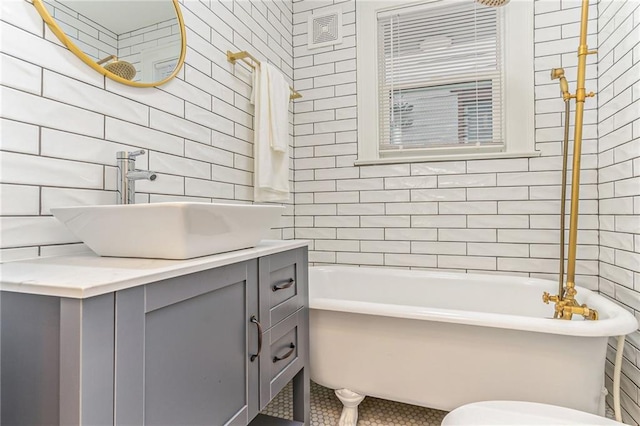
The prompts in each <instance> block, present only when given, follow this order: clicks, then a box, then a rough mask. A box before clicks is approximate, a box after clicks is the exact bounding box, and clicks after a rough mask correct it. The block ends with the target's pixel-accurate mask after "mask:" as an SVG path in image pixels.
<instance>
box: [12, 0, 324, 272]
mask: <svg viewBox="0 0 640 426" xmlns="http://www.w3.org/2000/svg"><path fill="white" fill-rule="evenodd" d="M180 3H181V8H182V11H183V14H184V19H185V23H186V26H187V42H188V48H187V57H186V63H185V65H184V68H183V70H182V71H181V72H180V73H179V75H178V78H176V79H174V80H172V81H171V82H169V83H167V84H166V85H163V86H161V87H159V88H148V89H140V88H132V87H127V86H123V85H121V84H119V83H116V82H113V81H111V80H108V79H105V78H104V77H102V76H101V75H99V74H98V73H96V72H95V71H93V70H92V69H90V68H89V67H88V66H87V65H85V64H84V63H82V62H81V61H80V60H79V59H78V58H76V57H75V56H74V55H73V54H71V53H70V52H69V51H68V50H67V49H66V48H64V47H62V46H61V44H60V42H59V41H58V40H57V39H56V38H55V36H53V35H52V33H51V32H50V30H49V29H48V28H47V27H46V26H45V25H44V24H43V21H42V18H41V17H40V15H39V14H38V13H37V11H36V9H35V7H34V6H33V5H32V4H31V2H30V1H28V0H4V1H2V2H1V6H0V7H1V12H2V13H1V14H0V21H1V22H0V26H1V31H2V40H3V42H2V45H1V46H0V49H1V51H2V54H1V63H2V74H1V78H0V85H1V86H2V87H0V91H1V93H0V96H1V102H2V110H1V112H0V115H1V116H2V120H1V122H0V125H1V129H0V131H1V137H0V144H1V145H0V148H1V150H2V151H1V152H0V161H1V166H0V181H1V182H2V185H1V186H0V191H1V194H0V198H1V202H2V207H1V209H0V211H1V214H2V218H1V222H0V226H1V227H2V238H1V240H0V255H1V256H2V259H3V260H16V259H20V258H27V257H33V256H38V255H43V256H44V255H47V256H49V255H53V254H62V253H68V252H70V251H69V250H71V252H73V251H77V250H86V248H85V247H84V246H83V245H82V244H79V243H78V240H77V238H75V237H74V236H73V235H71V234H70V233H69V231H67V230H66V228H64V226H62V225H61V224H59V223H58V222H57V221H56V220H55V219H54V218H53V217H51V212H50V209H51V208H53V207H58V206H68V205H93V204H112V203H114V202H115V200H116V195H115V186H116V182H115V179H116V173H115V165H116V160H115V153H116V151H120V150H127V149H129V150H133V149H139V148H144V149H146V150H148V153H147V155H145V156H142V157H139V161H138V167H139V168H150V169H152V170H156V171H158V172H159V173H158V175H159V178H158V179H157V180H156V181H154V182H147V181H141V182H139V183H138V184H137V185H136V189H137V190H138V192H139V194H138V197H137V202H162V201H204V202H211V201H223V202H251V201H252V200H253V106H252V105H251V104H250V101H249V96H250V94H251V72H250V71H249V70H248V69H247V68H246V67H244V66H243V65H237V66H233V65H232V64H230V63H228V62H227V61H226V50H227V49H230V50H236V51H237V50H249V51H250V52H251V53H252V54H254V55H255V56H257V57H258V58H259V59H261V60H264V61H269V62H270V63H272V64H274V65H276V66H277V67H279V68H280V69H281V70H282V71H283V72H284V74H285V75H286V76H287V79H288V80H289V81H290V83H291V84H293V46H292V44H291V40H292V31H293V22H292V20H293V5H292V2H291V1H287V0H275V1H268V2H243V1H224V2H219V1H212V2H204V3H203V2H201V1H198V0H184V1H182V0H181V2H180ZM63 7H64V6H61V7H60V8H59V9H56V12H55V13H59V14H60V15H61V16H64V17H65V19H66V20H73V19H71V17H70V15H68V14H66V15H64V11H62V8H63ZM74 22H75V21H74ZM75 24H76V25H77V26H82V28H83V36H82V39H83V40H86V41H87V42H90V43H93V44H95V45H96V46H98V45H99V46H98V47H99V49H96V55H97V56H98V57H99V56H101V55H103V54H104V53H106V52H108V53H110V54H111V53H115V52H111V51H110V50H107V49H111V47H110V46H107V45H105V44H104V43H103V42H99V40H97V39H91V38H89V37H87V34H94V33H95V34H94V35H97V34H98V30H96V29H95V28H91V27H90V26H88V25H86V24H84V23H83V22H81V21H79V20H78V21H77V22H75ZM63 25H64V24H63ZM166 28H167V29H164V30H162V31H164V33H162V34H160V33H159V32H158V33H149V34H146V33H145V34H141V35H142V41H143V42H149V41H152V40H155V34H157V35H159V36H160V35H164V36H169V37H174V33H175V28H171V27H166ZM167 31H170V32H171V34H169V33H168V32H167ZM85 33H86V34H85ZM105 35H106V32H105V33H104V34H101V35H100V37H103V38H104V36H105ZM152 35H153V37H152ZM137 36H139V34H131V39H130V41H131V42H132V43H131V46H134V43H133V42H134V39H135V37H137ZM145 36H146V37H147V38H146V40H145V39H144V37H145ZM112 38H113V37H112ZM109 40H110V39H107V41H109ZM111 41H113V40H111ZM111 44H113V43H111ZM87 48H88V47H87ZM98 50H99V52H97V51H98ZM121 54H122V52H121ZM330 113H331V114H333V111H330ZM290 122H291V123H293V115H290ZM290 130H291V133H293V125H292V126H291V128H290ZM290 142H293V139H291V141H290ZM291 177H292V178H293V174H292V176H291ZM292 201H293V197H292ZM292 215H293V207H292V204H290V205H289V208H288V209H287V210H286V213H285V216H284V217H283V219H282V222H281V226H280V227H279V228H277V229H275V230H273V231H272V233H271V235H270V237H271V238H284V239H286V238H292V237H293V225H294V221H293V216H292Z"/></svg>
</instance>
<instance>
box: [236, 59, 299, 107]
mask: <svg viewBox="0 0 640 426" xmlns="http://www.w3.org/2000/svg"><path fill="white" fill-rule="evenodd" d="M227 61H229V62H231V63H232V64H235V63H236V62H237V61H242V62H244V63H245V64H247V65H248V66H249V67H251V68H253V69H256V67H259V66H260V61H259V60H257V59H256V58H255V57H254V56H253V55H252V54H251V53H249V52H247V51H246V50H243V51H241V52H235V53H233V52H232V51H230V50H227ZM289 89H291V96H289V99H298V98H301V97H302V95H301V94H300V93H299V92H298V91H297V90H295V89H294V88H293V87H289Z"/></svg>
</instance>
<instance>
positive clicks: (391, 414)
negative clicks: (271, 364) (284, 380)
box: [263, 382, 447, 426]
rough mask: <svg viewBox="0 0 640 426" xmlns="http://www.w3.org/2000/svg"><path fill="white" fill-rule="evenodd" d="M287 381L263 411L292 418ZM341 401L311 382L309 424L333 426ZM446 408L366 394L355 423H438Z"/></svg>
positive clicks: (393, 425)
mask: <svg viewBox="0 0 640 426" xmlns="http://www.w3.org/2000/svg"><path fill="white" fill-rule="evenodd" d="M292 391H293V390H292V387H291V384H288V385H287V386H285V388H284V389H283V390H282V391H281V392H280V393H279V394H278V395H277V396H276V397H275V398H274V399H273V401H271V403H270V404H269V405H268V406H267V407H266V408H265V409H264V411H263V414H267V415H270V416H275V417H282V418H286V419H291V418H292V417H293V406H292V402H291V401H292V396H291V395H292ZM341 412H342V404H341V403H340V401H339V400H338V398H336V396H335V395H334V393H333V390H331V389H327V388H324V387H322V386H320V385H318V384H316V383H313V382H311V426H336V425H337V424H338V420H339V419H340V413H341ZM446 414H447V412H446V411H439V410H433V409H430V408H424V407H417V406H415V405H408V404H401V403H399V402H392V401H387V400H384V399H378V398H371V397H366V398H365V399H364V401H362V403H361V404H360V406H359V410H358V426H418V425H425V426H439V425H440V423H441V422H442V419H443V418H444V416H445V415H446Z"/></svg>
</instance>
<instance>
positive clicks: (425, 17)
mask: <svg viewBox="0 0 640 426" xmlns="http://www.w3.org/2000/svg"><path fill="white" fill-rule="evenodd" d="M518 3H530V2H511V3H510V4H509V5H508V6H506V7H504V8H489V7H486V6H482V5H480V4H477V3H476V2H475V1H473V0H436V1H428V2H424V1H421V2H418V1H410V2H399V1H397V0H396V1H362V2H357V3H356V7H357V19H358V26H357V27H358V39H357V41H358V119H359V126H358V133H359V135H358V136H359V137H358V140H359V155H358V157H359V158H358V163H359V164H367V163H372V162H378V163H385V162H400V161H425V160H443V159H449V158H461V156H464V157H465V158H488V157H508V156H511V157H513V156H532V155H535V153H533V152H532V151H533V42H532V33H533V10H532V7H531V6H530V5H526V4H518ZM510 8H511V10H508V9H510ZM514 25H516V26H515V27H514ZM514 28H515V29H516V30H515V31H514V30H513V29H514ZM507 33H508V34H507ZM374 88H375V90H372V89H374ZM516 91H517V92H516ZM514 95H515V96H514ZM363 123H376V125H366V126H365V125H363Z"/></svg>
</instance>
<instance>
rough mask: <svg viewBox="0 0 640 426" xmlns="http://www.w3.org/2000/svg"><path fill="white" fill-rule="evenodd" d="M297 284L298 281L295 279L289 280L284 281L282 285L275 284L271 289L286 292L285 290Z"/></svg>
mask: <svg viewBox="0 0 640 426" xmlns="http://www.w3.org/2000/svg"><path fill="white" fill-rule="evenodd" d="M295 283H296V280H294V279H293V278H289V279H288V280H283V281H282V283H280V284H274V286H273V287H271V289H272V290H273V291H278V290H284V289H285V288H289V287H291V286H292V285H294V284H295Z"/></svg>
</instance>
